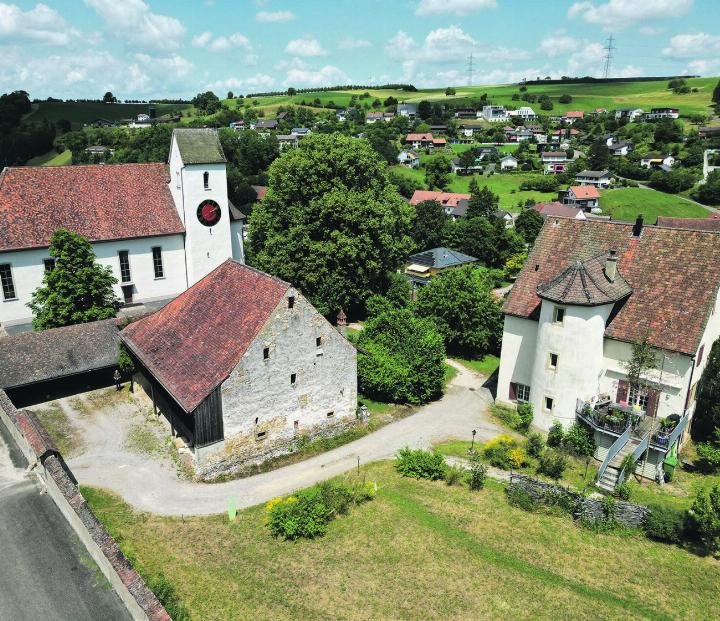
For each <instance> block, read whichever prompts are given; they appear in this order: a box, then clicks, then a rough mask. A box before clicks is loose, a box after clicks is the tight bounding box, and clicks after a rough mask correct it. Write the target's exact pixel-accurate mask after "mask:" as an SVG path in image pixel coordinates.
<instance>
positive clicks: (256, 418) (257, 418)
mask: <svg viewBox="0 0 720 621" xmlns="http://www.w3.org/2000/svg"><path fill="white" fill-rule="evenodd" d="M259 420H260V418H259V417H258V416H256V417H255V424H256V425H257V424H258V421H259Z"/></svg>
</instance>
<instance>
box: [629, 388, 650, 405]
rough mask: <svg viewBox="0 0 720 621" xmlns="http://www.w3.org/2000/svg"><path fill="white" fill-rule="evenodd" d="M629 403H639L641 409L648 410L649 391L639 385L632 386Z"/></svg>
mask: <svg viewBox="0 0 720 621" xmlns="http://www.w3.org/2000/svg"><path fill="white" fill-rule="evenodd" d="M628 405H629V406H634V405H637V406H638V407H639V408H640V409H641V410H647V406H648V392H647V390H645V389H643V388H641V387H639V386H630V390H629V391H628Z"/></svg>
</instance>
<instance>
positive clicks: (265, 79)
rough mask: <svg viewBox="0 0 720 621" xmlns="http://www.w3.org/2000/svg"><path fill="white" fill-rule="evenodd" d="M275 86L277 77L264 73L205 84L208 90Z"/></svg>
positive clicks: (219, 90) (254, 88)
mask: <svg viewBox="0 0 720 621" xmlns="http://www.w3.org/2000/svg"><path fill="white" fill-rule="evenodd" d="M273 86H275V78H273V77H272V76H269V75H267V74H264V73H258V74H257V75H254V76H251V77H249V78H228V79H226V80H217V81H216V82H212V83H210V84H207V85H206V86H205V89H206V90H211V91H218V92H223V91H228V90H233V89H234V90H248V89H253V90H257V89H260V90H266V89H268V88H271V87H273Z"/></svg>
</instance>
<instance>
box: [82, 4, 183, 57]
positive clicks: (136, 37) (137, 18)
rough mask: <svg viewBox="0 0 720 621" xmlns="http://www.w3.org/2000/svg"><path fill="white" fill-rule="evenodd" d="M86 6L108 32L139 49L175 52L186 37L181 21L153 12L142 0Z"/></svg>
mask: <svg viewBox="0 0 720 621" xmlns="http://www.w3.org/2000/svg"><path fill="white" fill-rule="evenodd" d="M85 4H87V5H88V6H90V7H92V8H93V9H94V10H95V12H96V13H97V14H98V15H100V17H102V18H103V20H105V22H106V24H107V26H108V29H109V31H111V32H112V33H113V34H115V35H117V36H119V37H120V38H122V39H125V40H127V41H128V42H129V43H131V44H134V45H135V46H138V47H141V48H147V49H157V50H172V49H176V48H178V47H179V46H180V41H181V40H182V38H183V37H184V36H185V26H183V25H182V23H181V22H180V20H178V19H176V18H175V17H170V16H168V15H159V14H157V13H153V12H152V11H151V10H150V7H149V6H148V5H147V4H146V3H145V2H143V0H122V1H120V0H85Z"/></svg>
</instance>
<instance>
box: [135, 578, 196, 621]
mask: <svg viewBox="0 0 720 621" xmlns="http://www.w3.org/2000/svg"><path fill="white" fill-rule="evenodd" d="M145 582H146V583H147V586H148V588H149V589H150V590H151V591H152V592H153V593H155V595H156V596H157V598H158V599H159V600H160V603H161V604H162V605H163V607H164V608H165V610H166V611H167V613H168V614H169V615H170V616H171V618H172V619H174V620H175V621H192V617H191V616H190V611H189V610H188V609H187V607H186V606H185V604H183V602H182V600H181V599H180V597H179V596H178V594H177V593H176V592H175V588H174V587H173V585H172V584H170V583H169V582H168V580H167V578H165V576H164V574H162V573H161V574H159V575H157V576H156V577H154V578H150V579H147V578H146V579H145Z"/></svg>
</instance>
